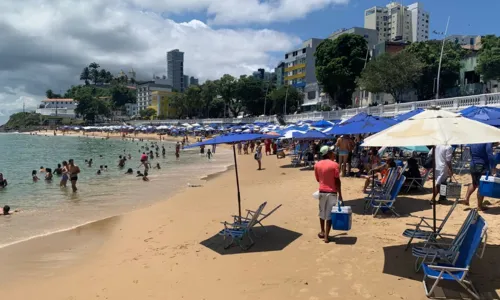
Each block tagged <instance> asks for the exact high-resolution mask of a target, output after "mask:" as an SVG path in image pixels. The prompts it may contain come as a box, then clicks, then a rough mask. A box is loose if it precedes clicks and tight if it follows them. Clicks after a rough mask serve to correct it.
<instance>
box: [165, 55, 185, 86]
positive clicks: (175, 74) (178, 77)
mask: <svg viewBox="0 0 500 300" xmlns="http://www.w3.org/2000/svg"><path fill="white" fill-rule="evenodd" d="M167 74H168V83H169V84H170V85H171V86H172V88H173V89H174V90H176V91H179V92H183V91H184V87H185V86H184V52H181V51H179V49H174V50H172V51H169V52H167Z"/></svg>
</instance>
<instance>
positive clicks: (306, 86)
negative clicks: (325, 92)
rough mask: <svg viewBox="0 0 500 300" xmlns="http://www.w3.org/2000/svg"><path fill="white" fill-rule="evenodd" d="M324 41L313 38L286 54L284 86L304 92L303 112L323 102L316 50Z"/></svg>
mask: <svg viewBox="0 0 500 300" xmlns="http://www.w3.org/2000/svg"><path fill="white" fill-rule="evenodd" d="M321 41H323V40H322V39H316V38H312V39H309V40H307V41H305V42H304V43H302V45H301V47H300V48H298V49H296V50H294V51H291V52H288V53H286V54H285V60H284V63H285V70H284V73H285V74H284V75H285V78H284V84H285V85H291V86H294V87H295V88H297V89H299V90H301V91H302V92H304V103H303V104H302V110H303V111H308V110H312V109H314V108H315V107H316V106H317V105H318V104H319V103H320V102H321V97H320V94H321V88H320V86H319V84H318V80H317V79H316V58H315V57H314V53H315V52H316V48H317V47H318V45H319V44H320V43H321Z"/></svg>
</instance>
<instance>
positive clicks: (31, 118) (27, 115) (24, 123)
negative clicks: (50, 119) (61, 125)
mask: <svg viewBox="0 0 500 300" xmlns="http://www.w3.org/2000/svg"><path fill="white" fill-rule="evenodd" d="M42 122H43V116H42V115H41V114H37V113H35V112H18V113H15V114H12V115H11V116H10V117H9V121H7V123H6V124H5V125H4V126H5V128H7V129H21V128H27V127H33V126H39V125H40V124H41V123H42Z"/></svg>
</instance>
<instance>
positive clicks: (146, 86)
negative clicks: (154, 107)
mask: <svg viewBox="0 0 500 300" xmlns="http://www.w3.org/2000/svg"><path fill="white" fill-rule="evenodd" d="M167 83H168V81H167V80H160V79H155V80H154V81H147V82H144V83H141V84H138V85H137V111H141V110H143V109H146V108H148V107H149V106H150V105H151V102H152V100H153V99H152V93H153V92H154V91H165V92H172V86H171V85H169V84H167Z"/></svg>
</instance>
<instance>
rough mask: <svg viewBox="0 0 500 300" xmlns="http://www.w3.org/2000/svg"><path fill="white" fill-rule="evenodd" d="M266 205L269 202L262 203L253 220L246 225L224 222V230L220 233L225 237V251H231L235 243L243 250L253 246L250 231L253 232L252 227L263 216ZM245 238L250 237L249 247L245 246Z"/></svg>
mask: <svg viewBox="0 0 500 300" xmlns="http://www.w3.org/2000/svg"><path fill="white" fill-rule="evenodd" d="M266 204H267V202H264V203H262V204H261V205H260V206H259V208H258V209H257V210H256V211H255V213H254V214H253V216H252V218H251V219H250V220H249V221H248V222H245V223H244V224H241V223H239V222H236V223H228V222H222V224H223V225H224V229H222V230H221V231H220V232H219V235H222V236H223V237H224V249H229V248H230V247H231V246H232V245H233V244H234V243H237V244H238V246H240V248H241V249H242V250H248V249H250V247H252V246H253V244H254V241H253V240H252V237H251V236H250V231H251V230H252V227H253V226H255V224H257V218H258V217H259V216H260V215H261V213H262V211H263V210H264V207H265V206H266ZM245 237H248V239H249V240H250V244H249V245H247V246H245V245H244V244H243V239H244V238H245Z"/></svg>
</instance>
